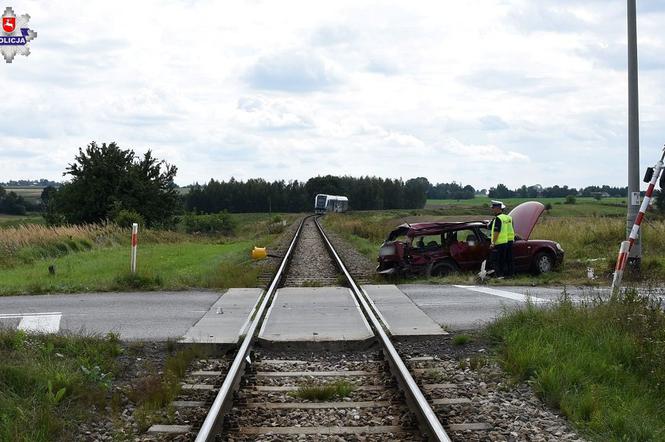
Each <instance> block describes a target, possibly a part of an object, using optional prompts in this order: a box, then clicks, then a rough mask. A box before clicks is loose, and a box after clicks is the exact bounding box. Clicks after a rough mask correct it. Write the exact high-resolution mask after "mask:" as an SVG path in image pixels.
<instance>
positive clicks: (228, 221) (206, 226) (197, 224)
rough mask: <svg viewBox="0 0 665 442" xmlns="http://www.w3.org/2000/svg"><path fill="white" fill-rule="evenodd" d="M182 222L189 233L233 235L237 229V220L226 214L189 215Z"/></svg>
mask: <svg viewBox="0 0 665 442" xmlns="http://www.w3.org/2000/svg"><path fill="white" fill-rule="evenodd" d="M182 222H183V225H184V226H185V231H186V232H187V233H206V234H222V235H232V234H233V232H234V231H235V228H236V222H235V220H234V219H233V218H232V217H231V216H230V215H229V214H228V213H225V212H223V213H217V214H213V215H192V214H187V215H185V216H184V217H183V221H182Z"/></svg>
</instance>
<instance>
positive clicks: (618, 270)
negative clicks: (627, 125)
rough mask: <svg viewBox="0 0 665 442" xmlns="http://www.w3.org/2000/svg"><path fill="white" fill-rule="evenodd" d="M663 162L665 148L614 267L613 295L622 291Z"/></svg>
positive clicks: (622, 243)
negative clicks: (626, 270)
mask: <svg viewBox="0 0 665 442" xmlns="http://www.w3.org/2000/svg"><path fill="white" fill-rule="evenodd" d="M663 160H665V148H663V154H662V155H661V157H660V161H658V162H657V163H656V165H655V166H654V168H653V175H652V176H651V181H649V187H647V191H646V193H645V195H644V200H643V201H642V205H641V206H640V212H639V213H638V214H637V217H635V223H634V224H633V228H632V229H631V230H630V235H628V239H627V240H626V241H622V242H621V247H620V248H619V256H618V257H617V264H616V267H614V278H613V279H612V293H616V292H618V291H619V290H620V289H621V279H622V278H623V271H624V270H625V269H626V263H627V262H628V256H629V255H630V249H631V248H632V247H633V244H634V243H635V240H636V239H637V235H638V234H639V233H640V225H641V224H642V220H643V219H644V214H645V213H646V211H647V208H648V207H649V203H650V201H651V196H652V195H653V189H654V188H655V187H656V182H657V181H658V177H659V176H660V173H661V171H662V170H663Z"/></svg>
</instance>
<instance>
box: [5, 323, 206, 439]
mask: <svg viewBox="0 0 665 442" xmlns="http://www.w3.org/2000/svg"><path fill="white" fill-rule="evenodd" d="M166 347H167V351H168V352H169V354H168V356H167V357H166V358H165V359H164V361H163V367H161V366H160V367H156V366H153V365H152V363H151V362H149V361H148V360H146V361H145V363H144V362H141V361H142V358H138V357H137V356H143V353H142V351H143V350H142V347H141V346H140V345H138V343H132V344H130V345H129V346H128V347H127V348H123V347H122V346H121V344H120V343H119V342H118V339H117V336H115V335H113V334H109V335H107V336H106V337H99V336H74V335H62V334H59V335H41V334H33V335H28V334H26V333H24V332H22V331H19V330H0V441H1V442H41V441H70V440H76V439H78V438H79V437H80V429H79V425H80V424H82V423H85V422H88V421H92V420H94V421H100V420H101V421H111V422H112V423H113V426H114V428H113V430H111V432H113V440H118V441H120V440H134V437H135V436H136V434H133V433H134V431H133V429H132V428H129V427H128V426H127V425H123V419H122V417H121V413H123V411H125V408H126V407H125V405H123V404H125V403H126V402H127V401H128V402H129V403H131V404H132V405H133V406H134V409H133V410H134V411H133V418H134V421H135V422H136V423H137V424H138V426H139V431H141V432H143V431H145V430H146V429H147V428H148V427H149V426H150V425H152V424H154V423H169V422H172V420H173V416H174V412H175V410H173V407H172V406H170V405H169V404H170V403H171V401H173V400H174V399H175V398H176V397H177V396H178V394H179V392H180V388H181V387H180V382H181V380H182V378H183V377H184V375H185V371H186V369H187V366H188V365H189V364H190V362H191V361H192V360H193V359H194V358H197V357H200V356H201V355H202V354H201V353H200V352H199V351H198V350H197V349H195V348H189V349H185V350H182V351H175V348H174V345H167V346H166ZM124 353H128V356H130V358H129V359H128V358H124V362H121V360H120V359H119V358H120V357H121V356H122V355H123V354H124ZM129 361H131V362H129ZM123 364H125V365H126V364H130V365H131V364H137V365H141V366H143V370H142V374H141V375H139V376H137V377H136V378H132V379H127V375H126V374H125V375H123V371H124V370H126V369H127V367H124V365H123ZM123 376H124V379H120V378H121V377H123Z"/></svg>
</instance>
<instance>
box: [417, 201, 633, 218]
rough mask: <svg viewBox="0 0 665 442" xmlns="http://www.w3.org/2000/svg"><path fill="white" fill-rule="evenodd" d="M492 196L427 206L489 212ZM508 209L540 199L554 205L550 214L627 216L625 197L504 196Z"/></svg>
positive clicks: (430, 207) (439, 202) (430, 203)
mask: <svg viewBox="0 0 665 442" xmlns="http://www.w3.org/2000/svg"><path fill="white" fill-rule="evenodd" d="M490 201H491V198H488V197H486V196H479V197H476V198H473V199H470V200H432V199H430V200H427V205H426V208H429V209H449V210H451V212H453V213H451V214H455V213H454V212H455V211H456V210H459V209H472V210H471V212H472V213H479V210H480V209H483V210H486V211H487V212H488V213H489V209H488V208H489V204H490ZM501 201H502V202H503V203H504V204H506V206H507V207H508V210H510V209H512V208H514V207H515V206H517V205H518V204H520V203H523V202H525V201H540V202H541V203H543V204H545V205H547V204H548V203H549V204H551V205H552V209H550V210H549V212H548V215H549V216H625V215H626V206H625V202H626V199H625V198H614V197H610V198H603V199H601V200H596V199H594V198H591V197H576V199H575V204H565V201H566V199H565V198H503V199H501Z"/></svg>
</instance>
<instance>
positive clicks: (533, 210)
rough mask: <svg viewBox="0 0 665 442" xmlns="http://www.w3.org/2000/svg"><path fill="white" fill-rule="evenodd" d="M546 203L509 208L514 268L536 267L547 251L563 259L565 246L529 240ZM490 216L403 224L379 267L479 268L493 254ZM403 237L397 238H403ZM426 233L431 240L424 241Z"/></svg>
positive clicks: (404, 270)
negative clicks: (487, 218)
mask: <svg viewBox="0 0 665 442" xmlns="http://www.w3.org/2000/svg"><path fill="white" fill-rule="evenodd" d="M544 209H545V206H543V205H542V204H541V203H539V202H536V201H529V202H526V203H522V204H520V205H519V206H517V207H515V209H513V210H512V211H511V212H510V215H511V216H512V217H513V225H514V229H515V234H516V238H515V242H514V243H513V259H514V266H515V270H516V271H518V272H525V271H529V270H532V269H533V266H534V259H535V258H536V257H537V256H538V255H539V254H540V253H547V254H549V255H551V257H552V258H553V262H554V264H555V265H559V264H561V262H563V255H564V253H563V249H561V246H560V245H559V244H558V243H555V242H553V241H548V240H529V237H530V236H531V232H532V231H533V228H534V226H535V224H536V222H537V221H538V219H539V218H540V215H541V214H542V213H543V211H544ZM490 222H491V221H490V220H478V221H469V222H429V223H414V224H402V225H400V226H398V227H397V228H396V229H395V230H393V231H392V232H390V234H389V235H388V238H387V239H386V241H385V242H384V243H383V245H382V246H381V248H380V250H379V259H378V261H379V266H378V268H377V271H378V272H379V273H384V274H393V273H401V274H429V273H430V271H431V270H432V269H433V268H434V267H435V266H436V265H437V264H438V263H441V262H446V263H448V265H450V266H453V267H454V268H456V269H458V270H460V271H478V270H480V266H481V264H482V262H483V261H485V260H487V259H488V257H489V254H490V247H489V245H490V242H489V239H488V235H489V230H488V228H489V224H490ZM402 237H403V239H401V240H400V239H398V238H402ZM424 237H428V240H432V241H430V242H429V243H428V244H424V242H420V243H419V240H420V241H422V239H423V238H424Z"/></svg>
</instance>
